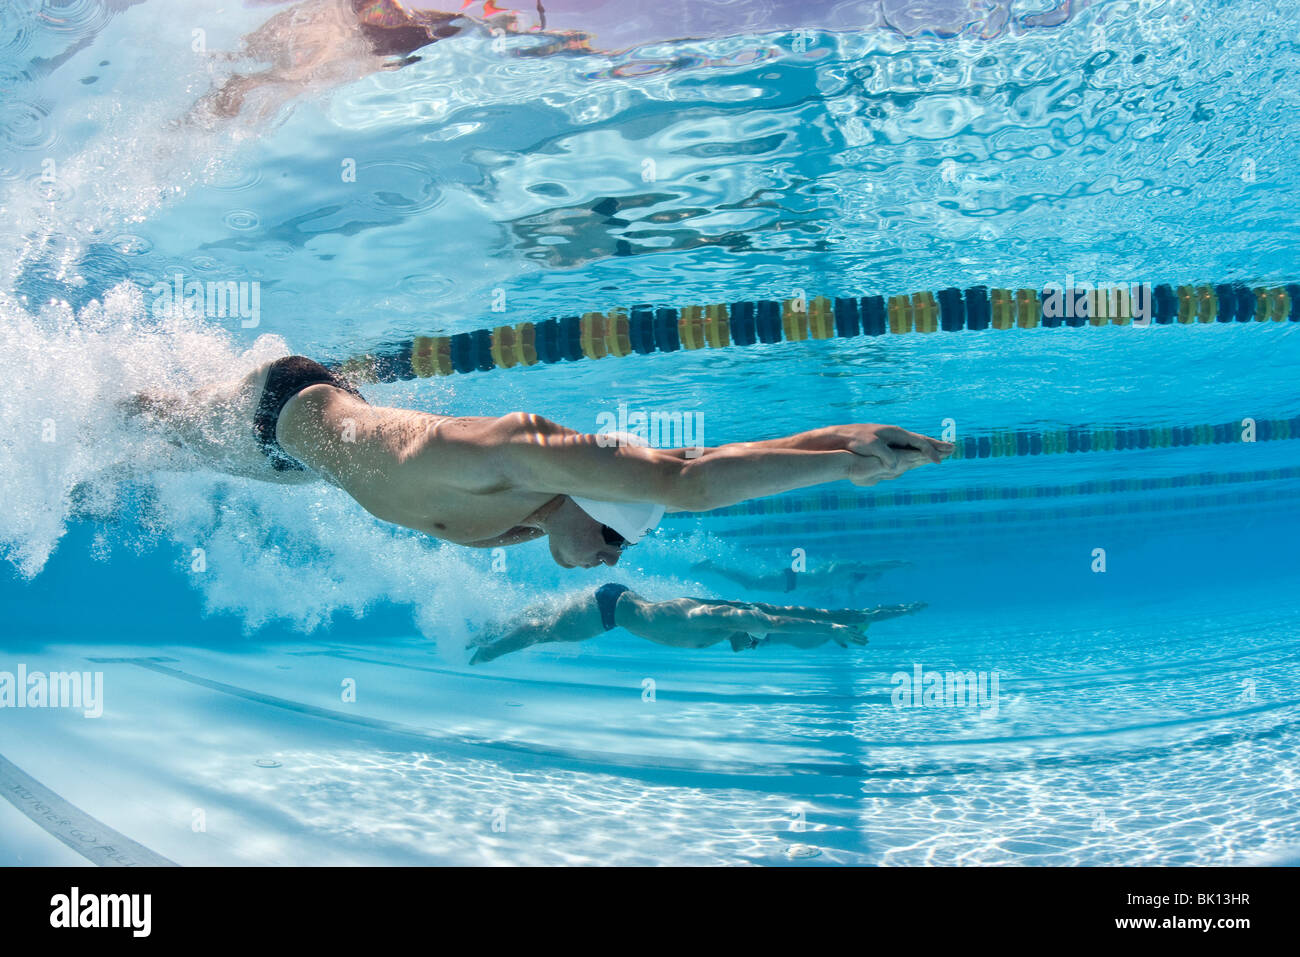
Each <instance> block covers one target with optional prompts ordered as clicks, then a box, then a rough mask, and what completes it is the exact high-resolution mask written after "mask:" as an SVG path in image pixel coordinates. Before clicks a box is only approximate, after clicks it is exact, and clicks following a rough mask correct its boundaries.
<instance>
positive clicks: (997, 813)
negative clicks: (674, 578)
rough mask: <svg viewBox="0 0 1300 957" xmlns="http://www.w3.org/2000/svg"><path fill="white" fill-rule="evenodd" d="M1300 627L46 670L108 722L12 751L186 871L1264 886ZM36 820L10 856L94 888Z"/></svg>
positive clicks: (1139, 622)
mask: <svg viewBox="0 0 1300 957" xmlns="http://www.w3.org/2000/svg"><path fill="white" fill-rule="evenodd" d="M1229 597H1230V598H1231V600H1229ZM1297 625H1300V616H1298V615H1297V614H1296V612H1295V611H1294V609H1292V608H1290V607H1288V605H1287V603H1286V602H1285V601H1284V600H1283V599H1282V598H1281V597H1280V596H1279V595H1278V593H1277V592H1276V590H1275V589H1271V588H1265V587H1263V586H1261V588H1260V589H1259V590H1258V591H1257V592H1255V593H1250V592H1248V591H1243V590H1235V591H1234V593H1233V594H1232V595H1231V596H1228V595H1214V596H1211V597H1208V598H1206V599H1203V600H1201V601H1198V602H1197V603H1196V604H1194V605H1193V604H1190V603H1189V602H1188V601H1187V600H1186V599H1183V600H1180V601H1178V602H1176V603H1175V602H1172V601H1153V602H1151V603H1150V604H1149V605H1148V606H1147V607H1144V608H1142V609H1139V610H1134V609H1128V610H1126V611H1125V612H1124V613H1122V614H1121V613H1114V614H1111V615H1109V616H1107V615H1105V614H1103V613H1102V612H1101V611H1100V610H1094V613H1092V614H1090V615H1088V616H1082V615H1079V614H1075V613H1069V614H1064V615H1063V616H1062V619H1061V620H1060V621H1058V622H1056V623H1050V624H1049V623H1046V622H1044V620H1043V618H1042V616H1041V614H1040V613H1039V612H1038V611H1036V610H1033V611H1031V610H1028V609H1026V610H1025V611H1024V612H1018V611H1017V610H1016V609H1003V610H1002V611H1000V612H997V613H994V612H993V611H987V612H979V611H975V612H972V611H971V610H969V609H964V610H963V609H945V608H943V607H942V606H939V607H936V608H934V609H931V610H930V611H929V612H926V613H923V614H922V615H918V616H916V618H914V619H911V620H910V622H909V620H900V621H897V622H891V623H885V624H882V625H880V626H878V628H877V629H875V630H874V631H873V634H874V636H875V637H874V638H873V642H872V644H871V645H870V646H869V647H868V648H867V649H863V650H859V651H852V652H841V651H840V650H839V649H819V650H817V651H816V652H812V653H808V652H805V653H801V654H796V653H793V652H791V653H777V652H775V651H774V652H773V653H768V654H765V653H762V652H760V653H756V654H751V655H733V654H731V653H730V652H722V651H714V650H709V651H705V652H691V653H689V654H688V653H683V652H677V653H673V652H670V651H668V650H666V649H659V648H655V647H652V646H648V645H646V644H644V643H641V642H637V641H636V640H634V639H632V638H630V637H625V636H620V635H618V634H611V635H607V636H605V638H604V639H601V640H600V641H599V642H598V643H595V644H591V645H587V646H574V647H562V646H556V647H552V648H543V649H535V650H532V651H529V652H525V653H523V654H521V655H519V656H516V657H514V658H509V659H502V661H501V662H500V663H498V664H499V665H500V666H499V667H492V668H490V669H473V670H469V669H465V668H461V667H457V666H449V665H447V664H445V663H444V662H442V661H441V660H439V659H438V658H437V657H435V656H434V655H432V654H430V652H429V646H428V644H427V643H426V642H424V641H419V640H415V639H392V640H386V641H376V642H368V643H364V644H346V645H344V644H337V643H330V644H326V643H318V642H299V643H296V644H292V645H289V644H277V645H263V646H256V647H255V646H249V647H246V648H241V649H238V650H232V649H231V648H230V647H229V646H226V647H224V648H201V647H184V646H175V645H173V646H167V647H159V646H156V645H153V646H129V645H121V646H112V647H106V646H103V645H89V644H83V645H68V644H64V645H61V646H59V647H57V648H45V649H39V648H35V647H32V648H29V649H28V650H26V651H24V652H22V653H21V659H22V663H23V664H25V665H26V667H27V668H28V670H29V671H36V670H45V671H49V670H71V669H73V668H81V669H84V668H93V669H95V670H100V671H102V672H103V675H104V701H105V710H104V714H103V716H102V717H100V718H86V717H83V716H82V715H81V714H80V712H77V711H74V710H70V709H35V708H33V709H16V710H12V711H7V712H6V713H4V714H3V715H0V717H2V718H3V720H4V721H5V727H6V731H7V732H8V733H7V734H6V735H5V739H4V749H3V754H4V757H5V758H6V759H7V760H8V761H9V762H12V764H13V765H15V766H16V767H17V768H19V769H21V770H22V771H23V772H25V773H26V774H28V775H30V776H31V777H32V778H34V779H35V780H36V781H38V782H40V784H41V785H42V786H43V787H45V788H47V789H48V790H49V792H51V793H52V794H53V795H56V796H57V797H58V798H60V799H62V800H64V801H67V802H68V803H69V804H71V805H72V806H74V807H75V808H77V809H79V810H80V811H81V812H83V813H85V814H87V815H90V816H91V817H93V818H94V819H95V820H96V821H98V822H100V823H101V824H102V825H103V826H104V827H107V828H112V829H114V830H116V831H118V832H120V833H121V834H123V835H125V836H126V837H127V838H129V839H131V840H132V841H135V842H138V844H139V845H140V846H141V847H142V848H144V849H146V850H147V851H148V852H151V853H153V854H156V855H160V856H162V857H164V858H166V859H168V860H170V861H174V862H176V863H179V864H182V865H194V864H219V865H220V864H257V865H291V864H302V865H316V864H322V865H325V864H653V863H676V864H778V865H783V864H799V865H820V864H886V865H889V864H1015V863H1019V864H1138V863H1141V864H1199V865H1206V864H1208V865H1214V864H1241V863H1262V862H1267V861H1272V860H1278V859H1285V858H1286V855H1287V854H1288V853H1290V852H1291V851H1290V849H1289V847H1288V843H1287V842H1288V840H1289V838H1288V835H1294V833H1295V832H1294V823H1295V821H1296V817H1297V807H1296V801H1295V798H1294V796H1293V795H1294V788H1295V783H1296V782H1295V780H1294V778H1295V774H1294V771H1293V770H1291V769H1293V768H1294V767H1295V766H1296V762H1295V758H1296V743H1297V740H1300V735H1298V734H1297V721H1298V720H1300V701H1298V700H1296V699H1295V698H1294V696H1290V697H1288V691H1289V689H1293V688H1294V677H1295V664H1294V662H1295V660H1296V651H1297V648H1298V647H1300V641H1297V639H1296V635H1297V633H1298V629H1297ZM14 657H15V656H14V655H12V654H11V655H7V656H6V658H7V659H8V660H7V661H6V662H5V663H3V664H0V669H9V670H12V669H13V668H14V667H16V664H17V662H16V661H15V660H14ZM88 659H93V660H88ZM917 667H920V668H921V669H922V670H923V671H927V672H929V671H934V672H941V673H946V672H947V671H950V670H954V669H956V670H967V669H969V670H972V671H975V672H977V673H978V672H984V673H986V674H992V673H993V672H997V673H998V674H999V687H998V689H997V706H996V708H994V707H990V706H989V705H988V703H987V702H986V703H985V704H984V705H983V706H981V705H979V704H978V703H976V704H975V705H974V706H968V707H960V706H945V705H943V704H938V705H932V706H925V705H920V706H917V705H916V704H915V702H911V700H910V699H906V698H905V699H904V702H903V704H904V706H902V707H900V706H898V705H899V700H898V698H897V696H896V692H897V689H898V687H899V682H898V675H900V674H910V673H911V672H912V671H913V669H915V668H917ZM353 695H355V700H353ZM15 813H16V811H15V809H14V808H13V807H11V805H10V804H5V805H4V814H5V816H6V819H7V820H8V819H9V818H12V817H14V815H15ZM39 817H40V815H31V814H29V815H27V817H26V819H25V823H23V822H21V821H20V822H19V825H21V826H16V827H15V828H14V829H13V830H6V832H5V833H6V837H5V839H4V843H3V846H2V847H0V860H3V861H4V862H5V863H10V864H16V863H23V864H56V863H68V862H69V861H68V854H69V853H70V851H69V849H68V848H67V847H65V846H64V845H62V844H60V843H58V842H57V841H56V840H55V839H54V837H52V836H51V835H50V834H49V833H48V832H47V831H42V830H41V829H40V824H39V820H38V819H39ZM47 823H48V822H47ZM105 863H111V862H105Z"/></svg>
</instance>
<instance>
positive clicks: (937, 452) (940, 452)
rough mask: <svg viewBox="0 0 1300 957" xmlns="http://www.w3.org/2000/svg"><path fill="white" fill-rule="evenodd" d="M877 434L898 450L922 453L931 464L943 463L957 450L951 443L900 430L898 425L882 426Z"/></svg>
mask: <svg viewBox="0 0 1300 957" xmlns="http://www.w3.org/2000/svg"><path fill="white" fill-rule="evenodd" d="M876 434H877V435H879V436H880V438H882V439H884V440H885V442H887V443H889V445H891V446H893V447H894V448H896V449H911V450H913V451H916V452H920V453H921V454H922V455H923V456H924V457H925V459H926V461H929V462H935V463H938V462H942V461H943V460H944V459H946V458H947V457H948V456H950V455H952V453H953V451H954V449H955V448H956V446H954V445H953V444H952V443H951V442H941V441H939V440H938V439H932V438H930V437H929V436H928V435H921V434H920V433H918V432H909V431H907V429H900V428H899V427H898V426H896V425H886V426H882V427H881V428H880V429H879V430H878V431H877V433H876Z"/></svg>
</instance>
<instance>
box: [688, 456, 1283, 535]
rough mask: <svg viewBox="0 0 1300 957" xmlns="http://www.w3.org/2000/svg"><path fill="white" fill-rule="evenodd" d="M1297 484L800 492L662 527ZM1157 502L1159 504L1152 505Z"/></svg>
mask: <svg viewBox="0 0 1300 957" xmlns="http://www.w3.org/2000/svg"><path fill="white" fill-rule="evenodd" d="M1297 478H1300V467H1289V468H1276V469H1258V470H1255V471H1251V472H1195V473H1191V474H1186V475H1166V476H1159V477H1147V478H1117V479H1095V480H1093V481H1089V482H1076V483H1073V484H1070V485H1026V486H1007V485H996V486H975V487H969V488H951V489H935V490H932V491H927V490H924V489H922V490H903V491H898V492H866V491H863V492H832V491H823V492H804V493H799V494H787V495H771V496H768V497H767V498H756V499H750V500H748V501H745V502H740V503H738V504H736V505H729V506H727V507H726V508H719V509H714V510H713V511H711V512H707V513H705V512H670V513H668V514H667V515H665V516H664V520H665V521H666V522H670V523H671V522H679V521H694V520H695V519H696V518H697V517H698V516H700V515H704V514H707V515H708V516H709V517H710V518H732V517H737V516H749V515H796V514H815V513H818V512H852V511H873V510H875V509H879V508H890V507H893V506H903V505H922V506H924V505H949V504H954V503H956V504H961V503H977V502H1007V501H1015V502H1022V503H1024V504H1025V505H1029V504H1032V503H1033V502H1035V501H1038V500H1043V499H1062V498H1074V497H1076V496H1082V495H1132V494H1138V493H1148V492H1168V491H1173V490H1185V489H1196V488H1210V487H1214V486H1218V485H1239V484H1243V483H1250V482H1277V481H1286V480H1289V479H1297ZM1156 500H1160V499H1156Z"/></svg>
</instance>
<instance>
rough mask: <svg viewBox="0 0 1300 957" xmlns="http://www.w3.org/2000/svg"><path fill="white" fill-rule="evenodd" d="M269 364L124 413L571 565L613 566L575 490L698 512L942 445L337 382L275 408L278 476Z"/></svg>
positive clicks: (276, 475) (238, 467) (365, 499)
mask: <svg viewBox="0 0 1300 957" xmlns="http://www.w3.org/2000/svg"><path fill="white" fill-rule="evenodd" d="M267 370H268V366H262V367H259V368H258V369H255V370H253V371H252V372H251V373H249V374H248V375H247V376H245V377H244V378H243V379H241V380H238V381H235V382H230V383H224V384H217V385H212V386H207V387H205V388H203V389H199V390H196V391H194V392H191V393H188V394H187V395H183V396H176V395H148V396H141V397H137V398H136V400H135V402H134V404H133V407H132V411H134V412H136V413H137V414H140V415H141V416H142V418H143V419H144V420H146V421H147V422H148V423H150V424H152V425H153V426H155V427H157V428H159V429H161V430H163V431H164V433H165V434H167V435H168V436H170V437H171V438H172V439H173V440H174V441H176V442H178V443H181V444H183V445H185V446H186V447H188V448H189V449H191V450H192V451H193V452H195V453H196V454H197V455H198V456H199V458H200V459H201V460H202V461H203V462H204V463H205V464H207V465H208V466H210V467H213V468H216V469H219V470H221V471H224V472H229V473H232V474H236V475H243V476H247V477H249V478H257V479H263V480H268V481H281V482H283V481H286V480H289V481H308V480H311V479H324V480H327V481H329V482H331V483H333V484H335V485H337V486H338V487H340V488H342V489H343V490H344V491H346V492H347V493H348V494H349V495H351V496H352V498H354V499H355V500H356V501H357V502H358V503H359V504H360V505H361V506H362V507H363V508H365V509H366V510H367V511H369V512H370V513H371V514H372V515H374V516H376V517H377V518H380V519H382V520H384V521H386V522H392V523H394V524H397V525H402V526H405V527H407V528H412V529H416V530H418V531H421V532H425V533H426V534H429V535H432V536H434V537H436V538H439V539H443V540H445V541H449V542H454V543H457V544H462V545H476V546H484V545H498V544H499V545H508V544H514V543H515V542H517V541H525V540H527V539H529V538H533V537H538V536H539V535H543V534H544V535H547V536H548V537H549V539H550V546H551V552H552V555H553V557H554V558H555V560H556V561H557V562H558V563H559V564H561V565H564V566H566V567H569V566H574V565H581V566H587V567H590V566H593V565H598V564H606V565H613V564H615V563H616V562H617V561H618V554H619V553H618V551H617V549H611V548H610V547H609V545H608V543H607V542H606V541H604V540H603V538H602V534H601V526H600V525H599V524H598V523H595V522H593V521H592V520H591V519H590V518H589V517H587V516H586V515H585V514H583V513H582V512H581V509H579V508H578V507H577V506H576V505H574V504H573V502H572V501H571V499H570V496H582V497H586V498H591V499H597V500H600V501H606V502H655V503H658V504H662V505H664V506H666V507H667V508H668V509H669V510H685V511H707V510H710V509H714V508H721V507H724V506H727V505H731V504H734V503H736V502H740V501H743V500H745V499H749V498H756V497H760V496H764V495H774V494H777V493H779V492H785V491H789V490H792V489H797V488H804V487H806V486H810V485H817V484H821V483H823V482H834V481H839V480H843V479H847V480H849V481H852V482H854V483H855V484H858V485H874V484H875V483H876V482H879V481H881V480H885V479H893V478H897V477H898V476H899V475H902V474H903V473H904V472H906V471H908V470H910V469H913V468H917V467H919V466H921V465H923V464H926V463H937V462H940V461H942V460H943V459H944V458H947V457H948V456H949V455H950V454H952V450H953V447H952V446H951V445H950V444H948V443H944V442H939V441H936V440H934V439H931V438H927V437H925V436H922V435H917V434H916V433H913V432H907V431H905V430H903V429H899V428H897V427H895V426H886V425H871V424H855V425H842V426H829V427H826V428H821V429H814V430H812V431H809V432H802V433H799V434H798V435H793V436H789V437H786V438H780V439H769V440H765V441H759V442H736V443H730V444H726V445H720V446H717V447H713V448H704V449H656V448H643V447H638V446H635V445H623V446H619V445H608V444H606V443H603V442H602V441H601V440H600V439H599V438H598V436H596V435H594V434H586V433H581V432H577V431H575V430H573V429H568V428H565V427H564V426H561V425H558V424H557V423H555V422H551V421H549V420H547V419H545V418H542V417H541V416H537V415H530V414H528V413H524V412H513V413H510V414H507V415H503V416H499V417H490V416H441V415H433V414H430V413H427V412H419V411H415V410H411V409H398V408H386V407H383V406H376V405H371V404H369V403H367V402H366V401H365V400H364V399H361V398H359V397H358V396H356V395H353V394H351V393H350V392H348V391H345V390H344V389H343V388H336V387H335V386H332V385H326V384H316V385H311V386H308V387H306V388H304V389H302V390H301V391H299V392H297V393H296V394H294V395H293V397H292V398H290V399H289V400H288V401H287V402H285V404H284V405H283V407H282V410H281V411H279V414H278V419H277V421H276V423H275V438H276V440H277V441H278V444H279V446H280V447H281V448H282V449H283V450H284V452H285V453H287V454H288V455H289V456H291V457H292V458H293V459H294V460H296V461H297V462H299V463H301V464H302V465H303V467H304V471H302V472H301V473H297V474H294V475H290V474H289V473H285V472H277V471H276V470H275V469H274V468H273V467H272V466H271V463H270V461H269V460H267V459H266V454H265V450H264V449H263V448H262V447H260V446H259V444H258V441H257V439H256V438H255V436H254V433H253V426H252V423H253V419H254V417H255V415H256V414H257V409H258V405H259V402H260V401H261V398H262V393H263V391H264V389H265V386H266V380H267Z"/></svg>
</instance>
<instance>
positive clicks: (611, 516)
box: [569, 432, 667, 545]
mask: <svg viewBox="0 0 1300 957" xmlns="http://www.w3.org/2000/svg"><path fill="white" fill-rule="evenodd" d="M600 438H602V439H604V440H605V441H606V443H608V442H609V440H611V439H612V440H614V441H616V442H617V443H618V444H619V445H634V446H637V447H638V448H646V447H647V446H649V445H650V443H649V442H647V441H646V440H645V439H643V438H641V436H639V435H636V434H634V433H632V432H603V433H601V435H600ZM569 497H570V498H571V499H573V504H575V505H577V506H578V508H580V509H582V510H583V511H584V512H586V513H587V514H588V515H590V516H591V517H592V518H594V519H595V520H596V521H598V522H600V523H601V524H602V525H608V526H609V527H610V528H612V529H613V530H614V531H616V532H618V533H619V534H620V535H622V536H623V537H624V538H625V539H627V543H628V544H629V545H635V544H636V543H637V542H639V541H641V539H642V538H644V537H645V535H646V534H647V533H648V532H651V531H653V530H654V529H655V528H656V527H658V525H659V522H660V521H662V520H663V517H664V512H666V511H667V509H666V508H664V506H662V505H659V504H657V503H655V502H602V501H599V500H597V499H591V498H580V497H579V496H577V495H570V496H569Z"/></svg>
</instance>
